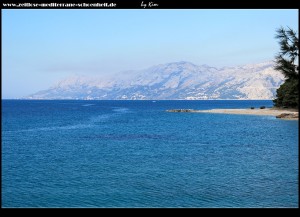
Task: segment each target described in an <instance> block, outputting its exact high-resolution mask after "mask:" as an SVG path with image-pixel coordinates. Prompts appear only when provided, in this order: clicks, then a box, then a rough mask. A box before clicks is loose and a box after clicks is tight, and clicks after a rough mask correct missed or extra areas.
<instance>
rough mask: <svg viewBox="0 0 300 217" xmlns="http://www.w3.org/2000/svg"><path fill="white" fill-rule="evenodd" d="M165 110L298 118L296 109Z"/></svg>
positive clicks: (288, 118) (286, 118)
mask: <svg viewBox="0 0 300 217" xmlns="http://www.w3.org/2000/svg"><path fill="white" fill-rule="evenodd" d="M167 112H190V113H213V114H232V115H264V116H275V117H276V118H280V119H284V120H299V112H298V111H297V110H296V109H280V108H265V109H250V108H249V109H210V110H193V109H172V110H167Z"/></svg>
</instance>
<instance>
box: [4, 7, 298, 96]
mask: <svg viewBox="0 0 300 217" xmlns="http://www.w3.org/2000/svg"><path fill="white" fill-rule="evenodd" d="M280 26H283V27H287V26H289V27H291V28H292V29H294V30H296V31H297V32H298V10H296V9H289V10H281V9H277V10H270V9H269V10H262V9H259V10H258V9H256V10H253V9H252V10H237V9H234V10H228V9H226V10H225V9H224V10H220V9H216V10H207V9H205V10H202V9H201V10H200V9H197V10H183V9H176V10H160V9H159V10H144V9H138V10H137V9H134V10H125V9H116V10H111V9H110V10H103V9H102V10H101V9H89V10H82V9H69V10H62V9H59V10H57V9H34V10H32V9H17V10H16V9H4V10H2V98H3V99H5V98H6V99H8V98H10V99H12V98H19V97H24V96H27V95H29V94H33V93H35V92H37V91H40V90H45V89H48V88H49V87H50V86H52V85H54V84H55V83H56V82H58V81H60V80H62V79H64V78H67V77H68V76H72V75H92V76H98V75H99V76H103V77H107V76H111V75H114V74H116V73H121V74H122V76H126V71H128V70H140V69H146V68H148V67H151V66H153V65H158V64H164V63H170V62H177V61H189V62H192V63H194V64H196V65H202V64H207V65H210V66H214V67H223V66H236V65H243V64H251V63H259V62H264V61H269V60H273V59H274V56H275V54H276V53H277V52H278V51H279V45H278V41H277V40H276V39H275V30H276V29H278V28H279V27H280Z"/></svg>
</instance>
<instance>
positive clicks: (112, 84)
mask: <svg viewBox="0 0 300 217" xmlns="http://www.w3.org/2000/svg"><path fill="white" fill-rule="evenodd" d="M273 67H274V63H273V62H272V61H269V62H264V63H259V64H249V65H244V66H236V67H223V68H215V67H211V66H208V65H200V66H198V65H195V64H193V63H190V62H185V61H182V62H173V63H168V64H161V65H156V66H153V67H150V68H148V69H145V70H140V71H136V72H135V73H129V74H131V76H128V77H126V78H120V77H118V76H116V77H114V78H110V79H107V78H105V79H104V78H101V77H89V76H73V77H69V78H67V79H65V80H63V81H60V82H59V83H57V84H55V85H54V86H52V87H50V88H49V89H47V90H42V91H39V92H37V93H35V94H32V95H30V96H28V97H25V98H27V99H87V100H88V99H90V100H92V99H95V100H155V99H157V100H163V99H166V100H171V99H172V100H173V99H174V100H175V99H181V100H183V99H186V100H200V99H273V98H274V97H275V96H276V89H277V88H278V87H279V86H280V85H281V84H282V83H283V81H284V77H283V75H282V74H281V73H280V72H278V71H275V70H274V69H273ZM123 77H124V76H123Z"/></svg>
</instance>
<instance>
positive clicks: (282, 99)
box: [273, 27, 299, 108]
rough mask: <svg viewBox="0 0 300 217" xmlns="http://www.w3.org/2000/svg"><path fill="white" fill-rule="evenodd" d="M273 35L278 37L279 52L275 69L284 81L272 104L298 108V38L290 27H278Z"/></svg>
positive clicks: (280, 106)
mask: <svg viewBox="0 0 300 217" xmlns="http://www.w3.org/2000/svg"><path fill="white" fill-rule="evenodd" d="M276 32H277V34H276V36H275V38H276V39H279V45H280V52H279V53H278V54H277V55H276V57H275V70H278V71H280V72H281V73H282V74H283V75H284V77H285V79H286V80H285V81H284V83H283V84H282V85H281V86H280V87H279V88H278V89H277V91H276V93H277V98H276V99H274V100H273V102H274V106H275V107H279V108H299V86H298V83H299V65H298V64H297V63H298V61H299V40H298V37H297V33H296V32H295V31H294V30H292V29H291V28H289V27H288V28H287V29H285V28H283V27H281V28H279V29H278V30H277V31H276Z"/></svg>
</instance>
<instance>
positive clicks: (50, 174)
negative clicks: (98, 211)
mask: <svg viewBox="0 0 300 217" xmlns="http://www.w3.org/2000/svg"><path fill="white" fill-rule="evenodd" d="M263 105H264V106H266V107H271V106H272V101H231V100H226V101H221V100H216V101H205V100H204V101H76V100H74V101H72V100H61V101H43V100H37V101H30V100H2V207H298V200H299V198H298V192H299V188H298V172H299V171H298V169H299V168H298V160H299V156H298V144H299V140H298V121H287V120H280V119H276V118H274V117H270V116H251V115H227V114H205V113H197V114H195V113H168V112H165V110H167V109H174V108H190V109H212V108H249V107H251V106H254V107H256V108H258V107H259V106H263Z"/></svg>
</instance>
